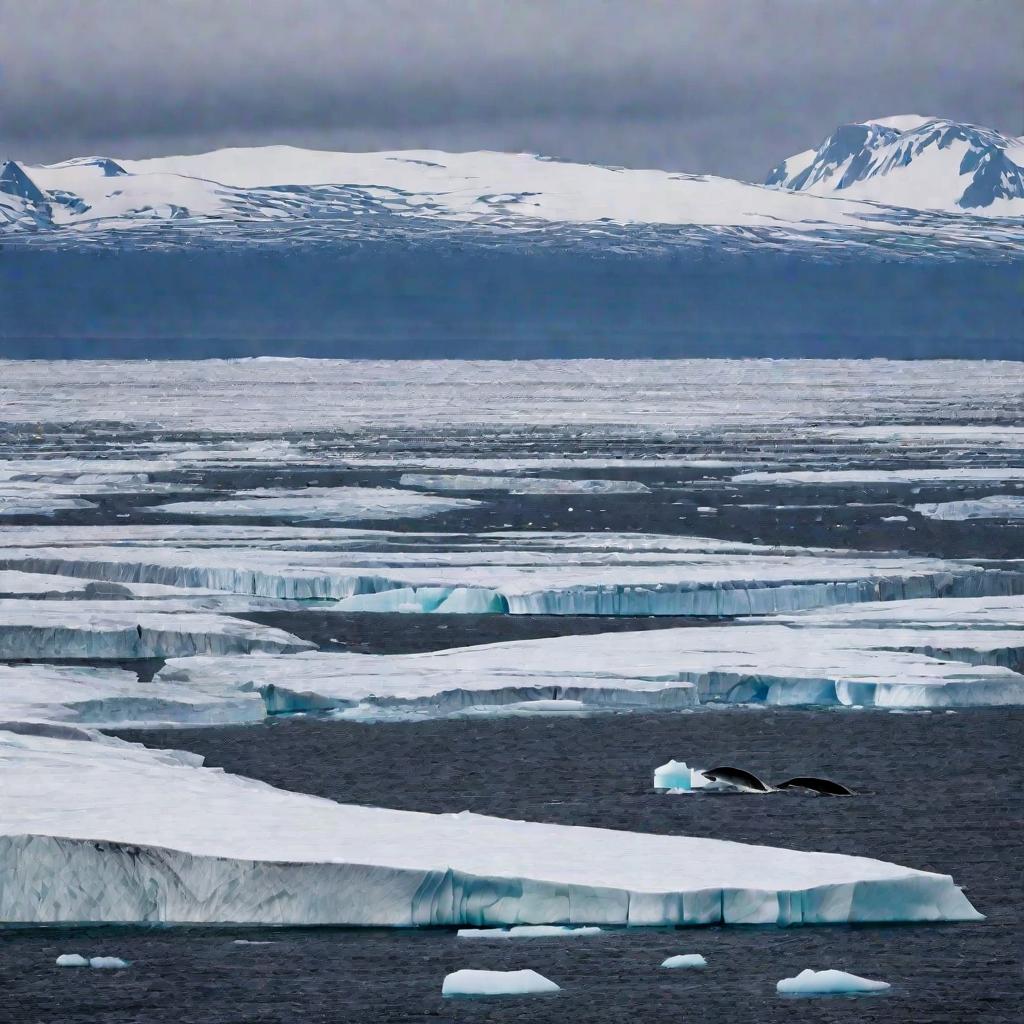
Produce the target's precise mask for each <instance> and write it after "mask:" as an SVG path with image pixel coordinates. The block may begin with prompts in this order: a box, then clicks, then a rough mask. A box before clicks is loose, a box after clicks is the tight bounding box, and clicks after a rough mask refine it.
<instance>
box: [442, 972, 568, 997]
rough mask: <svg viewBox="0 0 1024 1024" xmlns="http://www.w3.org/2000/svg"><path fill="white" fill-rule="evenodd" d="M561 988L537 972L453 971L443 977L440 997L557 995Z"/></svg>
mask: <svg viewBox="0 0 1024 1024" xmlns="http://www.w3.org/2000/svg"><path fill="white" fill-rule="evenodd" d="M560 991H561V988H560V987H559V986H558V985H556V984H555V983H554V982H553V981H549V980H548V979H547V978H545V977H544V975H543V974H538V973H537V972H536V971H530V970H524V971H470V970H461V971H454V972H453V973H452V974H448V975H446V976H445V979H444V984H443V985H442V986H441V995H443V996H448V997H451V996H528V995H538V994H541V993H547V992H560Z"/></svg>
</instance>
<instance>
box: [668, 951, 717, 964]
mask: <svg viewBox="0 0 1024 1024" xmlns="http://www.w3.org/2000/svg"><path fill="white" fill-rule="evenodd" d="M707 965H708V962H707V960H705V959H704V957H702V956H701V955H700V953H680V954H679V955H678V956H670V957H669V958H668V959H667V960H664V961H662V964H661V966H662V967H707Z"/></svg>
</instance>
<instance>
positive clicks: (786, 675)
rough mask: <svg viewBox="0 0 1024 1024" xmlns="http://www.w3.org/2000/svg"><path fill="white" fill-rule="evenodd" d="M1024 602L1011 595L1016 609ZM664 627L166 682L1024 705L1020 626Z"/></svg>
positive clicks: (628, 703)
mask: <svg viewBox="0 0 1024 1024" xmlns="http://www.w3.org/2000/svg"><path fill="white" fill-rule="evenodd" d="M1022 604H1024V598H1017V599H1016V600H1015V604H1014V606H1013V607H1014V609H1015V611H1016V613H1017V614H1019V612H1020V608H1021V605H1022ZM790 622H791V623H792V624H791V625H785V624H775V623H774V622H772V621H765V622H757V623H755V624H749V625H729V626H718V627H705V628H686V629H667V630H654V631H650V632H638V633H606V634H598V635H592V636H566V637H553V638H548V639H542V640H520V641H511V642H506V643H499V644H487V645H483V646H479V647H465V648H456V649H452V650H447V651H436V652H431V653H427V654H408V655H364V654H326V653H318V652H310V653H306V654H300V655H297V656H294V657H289V658H275V657H255V656H254V657H249V658H223V659H213V658H189V659H179V660H175V661H171V662H169V663H168V664H167V665H166V666H165V667H164V668H163V669H162V670H161V671H160V673H159V676H158V678H160V679H165V680H168V681H178V682H189V681H193V680H194V681H197V682H204V683H208V684H213V683H216V684H217V685H219V686H231V685H235V686H245V685H252V686H254V687H258V688H261V689H262V692H263V694H264V699H265V700H266V701H267V705H268V708H269V709H270V710H271V711H274V712H288V711H302V710H328V709H348V710H353V711H357V712H358V711H363V712H365V713H367V714H370V713H371V712H372V711H373V710H374V709H377V710H379V709H380V708H392V709H399V710H402V709H404V710H407V711H410V712H412V713H417V712H419V713H435V714H436V713H451V712H453V711H461V710H463V709H465V708H466V707H468V706H474V705H479V706H487V705H502V704H511V705H516V704H519V703H521V702H523V701H528V700H543V701H550V700H555V701H558V700H564V701H580V702H582V703H583V704H584V705H595V706H601V705H603V706H611V707H649V708H663V709H668V708H680V707H686V706H694V705H696V704H698V703H700V702H702V701H711V700H721V701H740V702H750V701H763V702H765V703H769V704H845V705H850V704H856V705H864V704H868V705H879V706H885V707H917V706H943V707H946V706H960V705H971V704H982V705H984V704H1020V703H1024V675H1021V674H1020V673H1019V672H1015V671H1012V670H1011V668H1009V667H1007V666H1008V665H1010V664H1013V665H1019V664H1020V663H1021V659H1022V658H1024V631H1020V630H1018V631H1014V630H1009V629H982V628H978V627H968V628H956V627H950V628H940V627H938V626H936V627H934V628H929V629H921V628H914V627H903V626H901V625H899V624H898V623H892V622H890V623H879V624H873V625H868V626H863V627H860V626H856V625H847V626H844V625H843V624H842V622H841V620H837V621H836V622H830V623H828V625H826V626H822V627H816V626H815V624H814V619H813V617H812V616H808V617H807V618H806V619H800V618H799V617H793V619H791V620H790Z"/></svg>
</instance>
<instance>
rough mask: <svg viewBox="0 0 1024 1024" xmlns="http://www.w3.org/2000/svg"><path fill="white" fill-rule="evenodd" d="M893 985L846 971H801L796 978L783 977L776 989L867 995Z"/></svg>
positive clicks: (789, 993)
mask: <svg viewBox="0 0 1024 1024" xmlns="http://www.w3.org/2000/svg"><path fill="white" fill-rule="evenodd" d="M889 988H891V986H890V985H889V983H888V982H886V981H873V980H872V979H871V978H861V977H859V976H858V975H856V974H847V972H846V971H834V970H833V971H813V970H811V969H810V968H808V969H807V970H804V971H801V972H800V973H799V974H798V975H797V976H796V977H795V978H783V979H782V980H781V981H780V982H779V983H778V984H777V985H776V986H775V989H776V991H777V992H779V993H780V994H781V995H786V996H833V995H866V994H870V993H878V992H885V991H887V990H888V989H889Z"/></svg>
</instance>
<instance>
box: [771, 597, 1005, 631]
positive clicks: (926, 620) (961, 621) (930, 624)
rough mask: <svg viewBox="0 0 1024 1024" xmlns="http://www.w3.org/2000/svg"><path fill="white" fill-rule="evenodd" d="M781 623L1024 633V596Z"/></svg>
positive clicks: (820, 612) (845, 610)
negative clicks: (1013, 631)
mask: <svg viewBox="0 0 1024 1024" xmlns="http://www.w3.org/2000/svg"><path fill="white" fill-rule="evenodd" d="M779 621H783V622H788V623H792V624H793V625H797V626H799V625H807V626H814V627H819V626H841V627H843V628H849V627H851V626H858V627H860V626H885V627H892V626H899V627H901V628H906V629H965V630H966V629H974V628H981V629H983V630H986V631H987V630H999V629H1008V630H1022V629H1024V595H1021V594H1017V595H1013V596H1009V597H958V598H924V599H919V600H911V601H885V602H878V603H875V604H858V605H839V606H837V607H835V608H815V609H813V610H811V611H806V612H797V613H795V614H793V615H784V616H779Z"/></svg>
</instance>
